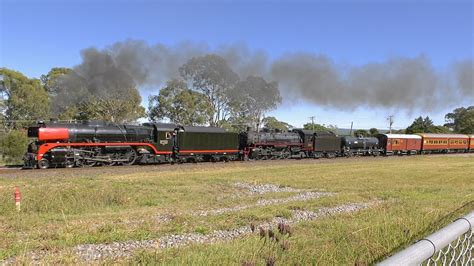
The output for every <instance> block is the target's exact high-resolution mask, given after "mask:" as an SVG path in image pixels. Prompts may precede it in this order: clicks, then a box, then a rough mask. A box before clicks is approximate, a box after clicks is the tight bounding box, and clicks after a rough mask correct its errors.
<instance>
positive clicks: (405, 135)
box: [382, 134, 421, 139]
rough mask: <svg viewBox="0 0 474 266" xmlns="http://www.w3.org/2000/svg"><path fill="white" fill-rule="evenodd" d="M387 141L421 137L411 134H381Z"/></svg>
mask: <svg viewBox="0 0 474 266" xmlns="http://www.w3.org/2000/svg"><path fill="white" fill-rule="evenodd" d="M382 135H385V136H387V138H389V139H421V136H418V135H411V134H382Z"/></svg>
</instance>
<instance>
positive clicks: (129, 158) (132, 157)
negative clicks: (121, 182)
mask: <svg viewBox="0 0 474 266" xmlns="http://www.w3.org/2000/svg"><path fill="white" fill-rule="evenodd" d="M137 158H138V155H137V152H136V151H135V149H133V148H130V149H129V150H128V151H127V152H126V153H125V154H124V159H126V161H123V162H122V164H123V165H132V164H134V163H135V162H136V161H137Z"/></svg>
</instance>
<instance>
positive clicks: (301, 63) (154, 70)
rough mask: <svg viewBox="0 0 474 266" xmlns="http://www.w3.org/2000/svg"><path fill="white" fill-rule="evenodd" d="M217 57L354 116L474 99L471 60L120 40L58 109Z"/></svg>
mask: <svg viewBox="0 0 474 266" xmlns="http://www.w3.org/2000/svg"><path fill="white" fill-rule="evenodd" d="M208 53H215V54H218V55H220V56H222V57H223V58H225V59H226V61H227V63H228V64H229V65H230V66H231V68H232V69H234V71H236V72H237V73H238V74H239V76H240V78H241V79H245V78H246V77H247V76H249V75H259V76H262V77H264V78H266V79H267V80H269V81H277V82H278V84H279V88H280V91H281V94H282V95H283V96H284V97H293V98H296V99H299V100H304V101H306V102H309V103H314V104H316V105H322V106H326V107H332V108H338V109H342V110H351V109H353V108H356V107H359V106H369V107H384V108H402V109H405V110H413V109H423V110H433V109H437V108H439V107H442V108H445V107H446V106H448V105H453V104H460V103H461V102H469V101H472V100H474V88H473V87H474V86H473V72H474V71H473V60H472V59H467V60H465V61H462V62H455V63H453V64H452V66H451V68H450V69H449V71H446V72H450V73H454V74H452V75H449V73H444V72H437V71H435V70H434V69H433V66H432V65H431V63H430V60H429V59H428V58H427V57H426V56H418V57H414V58H405V57H396V58H389V59H387V60H386V61H384V62H375V63H368V64H366V65H362V66H347V65H338V64H337V63H336V62H334V61H333V60H332V59H331V58H330V57H328V56H327V55H316V54H311V53H304V52H300V53H292V54H285V55H283V56H281V57H278V58H275V59H269V57H268V56H267V54H266V53H265V52H264V51H261V50H257V51H254V50H251V49H249V48H248V47H247V46H246V45H245V44H233V45H227V46H221V47H218V48H215V49H211V48H209V47H208V46H207V45H206V44H199V43H197V44H196V43H190V42H185V43H181V44H178V45H175V46H169V45H163V44H156V45H148V44H147V43H145V42H143V41H135V40H128V41H123V42H117V43H115V44H113V45H110V46H108V47H106V48H104V49H101V50H98V49H96V48H88V49H85V50H83V51H82V53H81V55H82V59H83V62H82V63H81V64H80V65H78V66H76V67H74V71H73V73H71V74H69V75H67V76H66V77H64V78H63V79H62V85H63V88H64V89H63V91H60V92H59V93H58V96H57V99H56V101H55V102H56V103H57V104H61V105H63V106H64V105H65V104H66V105H67V104H73V103H74V102H77V101H80V100H81V97H82V96H81V95H84V93H85V94H88V95H91V96H92V97H109V96H115V95H118V96H120V95H125V94H124V90H128V89H138V88H141V89H146V88H153V89H156V88H159V87H160V86H162V84H164V82H166V81H167V80H168V79H171V78H174V77H177V76H179V73H178V68H179V67H180V66H181V65H183V64H184V63H186V61H187V60H189V59H190V58H192V57H194V56H199V55H204V54H208Z"/></svg>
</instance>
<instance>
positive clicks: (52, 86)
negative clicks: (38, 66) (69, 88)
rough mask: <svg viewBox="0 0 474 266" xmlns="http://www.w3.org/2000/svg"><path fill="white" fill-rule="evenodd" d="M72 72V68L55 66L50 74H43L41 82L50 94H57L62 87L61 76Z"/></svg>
mask: <svg viewBox="0 0 474 266" xmlns="http://www.w3.org/2000/svg"><path fill="white" fill-rule="evenodd" d="M71 72H72V69H70V68H67V67H54V68H52V69H51V70H50V71H49V72H48V74H46V75H41V77H40V79H41V83H42V84H43V86H44V89H45V90H46V91H47V92H48V93H49V94H50V95H53V96H54V95H56V94H57V93H58V92H59V90H60V89H61V80H60V79H61V77H63V76H64V75H67V74H69V73H71Z"/></svg>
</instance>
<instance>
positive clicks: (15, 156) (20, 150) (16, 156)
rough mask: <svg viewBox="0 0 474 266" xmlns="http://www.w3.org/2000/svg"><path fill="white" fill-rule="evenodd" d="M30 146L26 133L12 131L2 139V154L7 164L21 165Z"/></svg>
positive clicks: (0, 146) (0, 145)
mask: <svg viewBox="0 0 474 266" xmlns="http://www.w3.org/2000/svg"><path fill="white" fill-rule="evenodd" d="M27 146H28V137H27V135H26V133H25V132H23V131H20V130H12V131H10V132H9V133H7V134H6V135H5V136H4V137H3V138H2V139H0V153H1V154H2V156H3V159H4V160H5V162H7V163H19V162H20V161H21V159H22V158H23V154H25V152H26V148H27Z"/></svg>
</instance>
